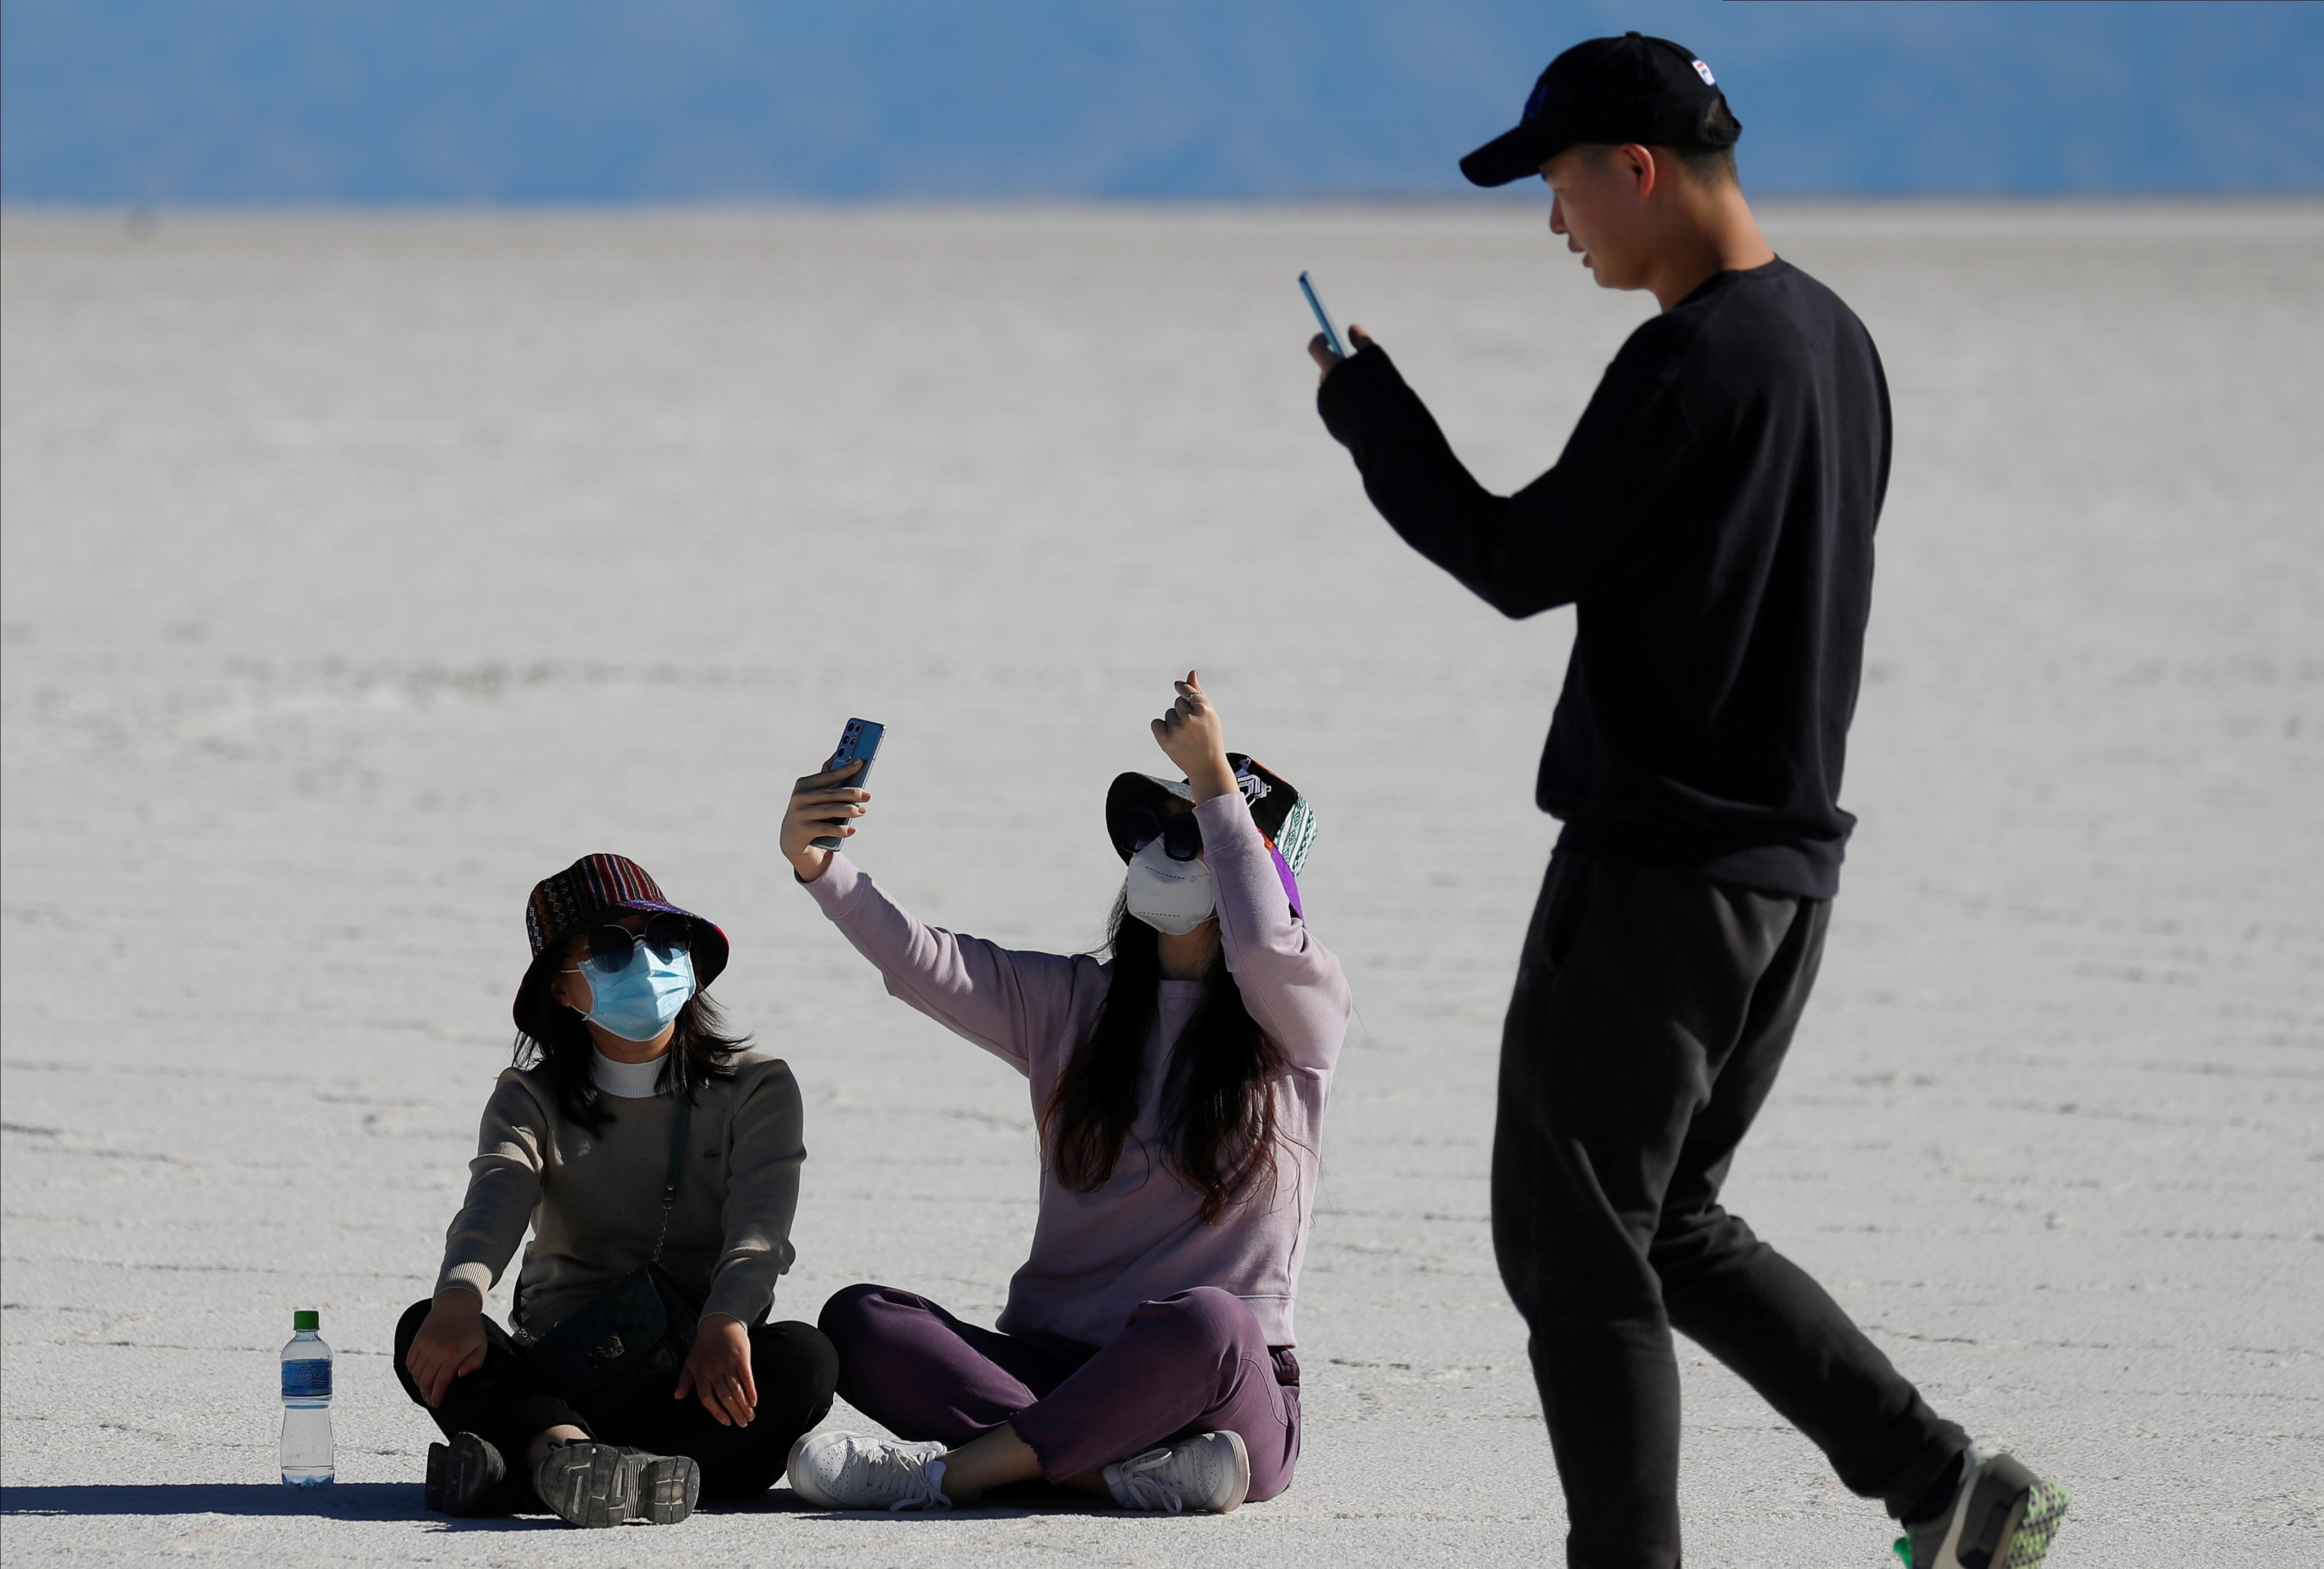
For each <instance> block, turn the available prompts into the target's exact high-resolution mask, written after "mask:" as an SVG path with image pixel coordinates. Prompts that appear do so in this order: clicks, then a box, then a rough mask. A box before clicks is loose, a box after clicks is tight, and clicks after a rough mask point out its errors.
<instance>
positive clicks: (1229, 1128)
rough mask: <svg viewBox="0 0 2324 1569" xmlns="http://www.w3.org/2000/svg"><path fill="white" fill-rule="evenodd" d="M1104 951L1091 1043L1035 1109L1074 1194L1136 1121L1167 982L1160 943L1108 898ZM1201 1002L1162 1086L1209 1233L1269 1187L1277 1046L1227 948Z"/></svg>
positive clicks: (1279, 1067) (1115, 1160)
mask: <svg viewBox="0 0 2324 1569" xmlns="http://www.w3.org/2000/svg"><path fill="white" fill-rule="evenodd" d="M1102 951H1103V952H1108V953H1111V955H1112V959H1113V974H1112V978H1111V982H1110V983H1108V985H1107V987H1106V992H1105V1001H1103V1002H1102V1003H1101V1004H1099V1007H1098V1014H1097V1022H1096V1023H1095V1024H1094V1025H1093V1026H1092V1027H1091V1029H1090V1033H1089V1038H1088V1039H1086V1040H1084V1041H1083V1042H1082V1043H1081V1045H1079V1046H1078V1047H1076V1048H1074V1055H1073V1057H1071V1059H1069V1060H1068V1061H1067V1062H1066V1064H1065V1072H1064V1073H1063V1074H1062V1075H1059V1076H1058V1079H1057V1085H1056V1088H1055V1089H1053V1090H1051V1091H1050V1092H1049V1098H1048V1100H1047V1102H1045V1103H1043V1104H1042V1107H1041V1117H1040V1125H1041V1135H1042V1143H1043V1145H1044V1147H1045V1149H1046V1153H1047V1158H1048V1161H1049V1163H1050V1167H1051V1168H1052V1169H1053V1170H1055V1171H1056V1174H1057V1179H1058V1180H1059V1181H1061V1182H1063V1183H1064V1184H1065V1186H1067V1187H1069V1188H1071V1189H1072V1190H1073V1191H1074V1192H1075V1193H1089V1192H1092V1191H1093V1190H1094V1189H1096V1188H1098V1187H1100V1186H1103V1185H1104V1183H1105V1181H1106V1179H1107V1178H1109V1177H1111V1176H1112V1175H1113V1169H1114V1168H1115V1167H1116V1166H1117V1165H1118V1164H1120V1160H1121V1145H1122V1140H1124V1139H1126V1138H1127V1137H1128V1136H1129V1133H1130V1124H1131V1123H1132V1122H1134V1121H1137V1119H1138V1089H1139V1084H1140V1083H1141V1082H1142V1081H1143V1079H1144V1077H1145V1069H1146V1038H1147V1036H1148V1035H1149V1034H1151V1033H1152V1032H1153V1029H1154V1016H1155V1011H1156V1008H1157V1005H1158V1001H1159V997H1160V992H1161V986H1162V954H1161V944H1160V943H1159V942H1158V941H1157V938H1156V937H1155V932H1154V928H1152V927H1150V926H1148V925H1147V924H1146V923H1145V922H1144V921H1142V920H1139V918H1137V917H1135V916H1133V915H1131V914H1130V906H1129V903H1128V899H1127V891H1126V890H1125V891H1124V897H1123V898H1122V899H1118V900H1115V901H1114V906H1113V918H1112V920H1111V923H1110V924H1109V926H1108V928H1107V931H1106V946H1105V948H1104V949H1103V950H1102ZM1203 988H1204V990H1203V1001H1202V1002H1201V1003H1200V1005H1198V1006H1197V1007H1196V1008H1195V1010H1194V1017H1193V1018H1191V1019H1189V1020H1186V1028H1185V1029H1184V1030H1183V1031H1181V1032H1180V1034H1179V1036H1178V1039H1177V1044H1176V1049H1175V1050H1174V1051H1172V1052H1171V1056H1170V1071H1169V1073H1168V1075H1167V1076H1166V1078H1165V1079H1164V1081H1163V1085H1162V1142H1163V1144H1164V1145H1165V1146H1166V1147H1167V1149H1168V1150H1169V1154H1168V1156H1167V1160H1168V1162H1169V1164H1170V1165H1171V1166H1172V1167H1174V1168H1176V1170H1177V1172H1178V1175H1179V1176H1180V1177H1184V1178H1185V1180H1186V1182H1187V1183H1188V1184H1189V1185H1190V1186H1193V1187H1194V1189H1195V1190H1196V1191H1198V1192H1199V1193H1201V1195H1203V1202H1202V1207H1201V1209H1200V1210H1199V1211H1198V1212H1197V1214H1196V1218H1197V1219H1198V1220H1200V1221H1201V1223H1203V1224H1204V1225H1210V1224H1212V1223H1214V1222H1215V1221H1217V1220H1218V1219H1220V1217H1222V1215H1224V1214H1226V1212H1227V1211H1228V1210H1229V1209H1231V1208H1233V1207H1234V1206H1236V1205H1238V1204H1242V1203H1243V1202H1244V1201H1245V1200H1246V1199H1249V1198H1250V1197H1251V1196H1252V1195H1253V1194H1254V1193H1256V1192H1257V1191H1258V1189H1259V1187H1261V1186H1265V1187H1266V1188H1267V1189H1268V1192H1269V1193H1270V1194H1271V1193H1272V1192H1273V1191H1274V1186H1275V1176H1276V1168H1275V1146H1276V1140H1277V1137H1278V1132H1277V1126H1276V1114H1275V1095H1274V1093H1273V1091H1274V1084H1275V1081H1276V1080H1277V1078H1279V1077H1281V1076H1282V1075H1283V1073H1284V1071H1285V1064H1284V1061H1283V1052H1282V1048H1279V1047H1277V1045H1276V1044H1275V1042H1274V1041H1272V1040H1270V1039H1268V1037H1267V1033H1266V1032H1265V1031H1264V1030H1262V1029H1259V1021H1258V1020H1255V1019H1253V1018H1251V1016H1250V1009H1248V1008H1246V1007H1244V1006H1243V1001H1242V988H1241V987H1240V986H1239V985H1237V984H1236V983H1235V978H1234V974H1233V972H1231V970H1229V969H1228V968H1227V964H1226V955H1225V953H1224V952H1223V951H1222V952H1221V953H1220V955H1218V957H1216V958H1215V959H1213V961H1212V964H1211V968H1210V973H1209V974H1206V975H1204V976H1203Z"/></svg>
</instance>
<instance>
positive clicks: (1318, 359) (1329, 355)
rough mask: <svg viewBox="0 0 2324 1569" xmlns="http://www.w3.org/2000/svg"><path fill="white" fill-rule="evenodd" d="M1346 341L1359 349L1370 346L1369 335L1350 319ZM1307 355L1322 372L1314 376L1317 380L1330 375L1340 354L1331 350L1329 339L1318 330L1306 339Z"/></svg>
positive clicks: (1338, 360)
mask: <svg viewBox="0 0 2324 1569" xmlns="http://www.w3.org/2000/svg"><path fill="white" fill-rule="evenodd" d="M1348 342H1349V343H1350V344H1351V345H1353V346H1355V347H1356V348H1357V349H1359V350H1361V349H1367V348H1369V347H1371V346H1372V338H1371V335H1370V334H1369V333H1368V332H1366V331H1365V330H1364V329H1363V328H1360V327H1358V326H1357V325H1356V324H1355V323H1354V322H1352V321H1351V322H1350V323H1348ZM1307 357H1308V358H1309V359H1312V360H1314V362H1315V368H1316V369H1317V370H1319V371H1321V372H1322V373H1323V375H1320V376H1317V377H1316V378H1315V379H1316V380H1317V381H1319V382H1320V381H1322V380H1323V376H1328V375H1330V374H1332V372H1333V369H1335V368H1336V367H1337V366H1338V365H1339V364H1340V356H1339V355H1335V354H1333V352H1332V344H1331V340H1330V339H1328V338H1326V337H1324V336H1323V334H1322V333H1320V332H1319V333H1317V334H1316V335H1315V336H1314V337H1311V338H1309V339H1308V340H1307Z"/></svg>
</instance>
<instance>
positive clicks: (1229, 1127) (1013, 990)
mask: <svg viewBox="0 0 2324 1569" xmlns="http://www.w3.org/2000/svg"><path fill="white" fill-rule="evenodd" d="M1177 692H1178V697H1177V701H1176V703H1175V704H1173V705H1172V706H1171V708H1170V711H1169V712H1168V713H1167V714H1166V715H1163V717H1161V718H1160V719H1158V720H1156V721H1155V722H1154V725H1153V732H1154V737H1155V739H1156V741H1157V742H1158V743H1160V744H1161V747H1162V750H1163V752H1165V753H1167V755H1168V756H1169V758H1170V761H1173V762H1175V763H1176V764H1177V765H1178V767H1179V768H1180V769H1182V770H1184V771H1185V780H1183V781H1181V780H1166V779H1160V778H1156V777H1153V776H1149V775H1144V774H1136V773H1126V774H1123V775H1121V776H1120V778H1118V779H1116V780H1114V781H1113V786H1112V788H1111V789H1110V790H1109V791H1108V792H1107V797H1106V803H1105V818H1106V827H1107V831H1108V833H1109V835H1110V836H1111V839H1112V841H1113V847H1114V849H1115V851H1116V853H1117V854H1120V856H1121V858H1122V859H1123V860H1124V861H1125V862H1127V863H1129V868H1130V870H1129V876H1128V879H1127V881H1126V883H1125V886H1124V888H1123V891H1122V893H1121V896H1120V899H1119V900H1117V901H1116V904H1115V907H1114V914H1113V922H1112V930H1111V937H1110V942H1109V954H1110V956H1109V957H1108V958H1107V959H1105V960H1103V961H1101V960H1099V959H1098V958H1096V957H1093V956H1092V955H1062V954H1043V953H1022V952H1013V951H1011V950H1010V949H1006V948H1003V947H1001V946H998V945H996V944H993V943H989V942H984V941H982V940H980V939H978V938H975V937H963V936H959V935H957V934H954V933H952V932H948V931H944V930H940V929H938V928H932V927H927V926H923V925H921V924H920V923H919V922H918V921H917V920H914V919H913V918H911V917H910V916H909V915H908V914H906V913H905V912H904V911H903V910H901V909H898V908H897V907H896V905H895V904H894V903H893V902H892V901H891V900H889V898H888V897H887V895H886V894H884V893H882V892H881V891H880V889H879V887H878V886H877V885H876V884H874V883H873V882H872V881H871V879H870V878H869V877H866V876H865V875H864V874H863V873H862V872H860V871H858V870H857V869H856V867H855V866H854V865H853V863H851V862H850V861H849V860H848V859H847V857H846V856H844V855H843V854H837V853H836V852H833V851H827V850H824V849H818V848H817V847H816V845H815V844H814V841H815V840H816V838H818V837H826V836H837V837H840V838H844V837H847V836H849V835H853V833H854V831H855V827H856V826H857V823H858V821H859V820H860V819H861V818H862V816H863V814H864V812H865V810H866V803H867V802H868V801H869V800H870V798H871V797H870V795H869V793H868V792H866V791H863V790H860V789H851V788H849V787H848V785H847V783H846V780H847V778H848V777H849V776H850V775H851V774H852V773H853V765H850V766H849V767H847V768H844V769H840V770H836V771H826V772H824V773H819V774H816V775H812V776H810V777H808V778H807V779H803V780H800V781H799V783H798V789H797V790H796V791H795V792H794V793H793V795H792V797H791V805H790V809H789V811H788V814H787V815H786V817H784V820H783V830H782V849H783V854H784V855H785V856H786V857H787V858H788V860H789V862H790V863H791V865H792V867H793V868H794V869H795V871H796V872H797V873H798V879H799V881H801V882H803V883H805V884H806V885H807V891H808V892H809V893H810V894H812V895H813V896H814V898H815V900H816V903H818V904H819V905H821V906H822V907H823V909H824V912H825V914H826V915H828V916H829V917H830V918H831V919H832V921H833V923H834V924H835V925H836V926H837V927H838V928H839V929H840V930H841V931H842V932H843V933H844V934H845V936H846V937H847V939H848V941H850V942H851V943H853V944H854V945H855V946H856V948H857V949H858V950H860V951H861V952H862V955H864V957H866V958H868V959H870V960H871V962H872V963H873V964H876V965H878V966H879V968H880V971H881V974H883V975H884V976H885V977H886V979H887V983H888V990H889V991H890V992H891V993H892V994H894V995H895V996H897V997H899V998H900V999H902V1000H903V1001H906V1002H908V1003H910V1004H911V1005H912V1006H913V1007H915V1008H917V1009H918V1010H919V1011H921V1012H923V1013H926V1014H927V1015H928V1016H929V1017H930V1018H932V1019H934V1020H936V1021H937V1022H938V1023H940V1024H943V1025H944V1026H945V1027H946V1028H947V1029H951V1030H953V1031H954V1033H955V1034H958V1035H960V1036H963V1037H964V1038H967V1039H968V1040H970V1041H973V1042H974V1043H975V1044H976V1045H978V1046H981V1047H982V1048H984V1049H985V1050H987V1051H989V1052H991V1053H992V1054H993V1055H994V1056H995V1057H1000V1058H1001V1060H1002V1061H1003V1062H1006V1063H1008V1064H1009V1065H1010V1066H1011V1067H1014V1068H1016V1069H1017V1070H1018V1071H1019V1073H1022V1074H1023V1075H1026V1077H1027V1078H1028V1080H1030V1081H1031V1090H1032V1100H1033V1108H1034V1113H1035V1118H1036V1122H1037V1128H1038V1130H1039V1133H1040V1139H1041V1151H1042V1174H1041V1206H1040V1216H1039V1219H1038V1222H1037V1224H1036V1226H1035V1230H1034V1234H1033V1250H1032V1257H1031V1258H1030V1259H1028V1260H1027V1261H1026V1263H1025V1266H1024V1268H1022V1269H1019V1270H1018V1272H1017V1277H1016V1278H1015V1280H1014V1281H1013V1282H1012V1283H1011V1285H1010V1291H1009V1305H1008V1306H1007V1308H1006V1309H1005V1310H1004V1311H1003V1312H1002V1314H1001V1319H1000V1323H999V1325H998V1327H997V1328H994V1329H984V1328H981V1327H979V1326H977V1325H974V1324H964V1323H962V1322H961V1321H960V1320H959V1319H957V1318H954V1316H953V1315H951V1314H949V1313H947V1312H945V1309H944V1308H943V1307H941V1306H938V1305H937V1304H936V1303H934V1302H932V1301H929V1300H928V1299H927V1298H926V1297H919V1296H916V1295H914V1294H913V1293H911V1292H909V1291H905V1290H899V1289H898V1288H893V1287H888V1286H869V1285H866V1286H853V1287H850V1288H847V1289H846V1290H844V1291H842V1292H840V1293H839V1294H838V1295H837V1296H835V1297H833V1298H832V1299H831V1301H830V1302H829V1303H827V1304H825V1307H824V1310H823V1318H822V1324H823V1328H824V1331H825V1333H826V1334H829V1335H830V1337H831V1339H832V1342H833V1343H834V1344H835V1346H836V1347H837V1348H838V1352H839V1359H840V1383H839V1388H840V1391H841V1393H842V1394H844V1396H845V1397H846V1398H847V1400H848V1402H849V1403H850V1404H852V1405H853V1406H854V1407H856V1408H857V1409H858V1410H860V1411H862V1412H863V1413H865V1414H866V1415H867V1416H870V1417H873V1418H874V1419H876V1420H877V1421H879V1422H881V1423H882V1424H884V1425H885V1426H887V1427H888V1428H889V1429H890V1431H892V1432H893V1433H895V1434H897V1435H899V1436H898V1437H897V1438H887V1437H879V1436H871V1435H861V1434H841V1433H819V1434H815V1435H811V1436H809V1437H807V1438H804V1439H802V1440H800V1442H799V1443H798V1445H797V1447H796V1448H794V1450H793V1451H792V1454H791V1457H790V1478H791V1485H792V1487H793V1488H795V1489H796V1490H797V1491H798V1492H799V1493H800V1495H801V1496H802V1497H804V1498H806V1499H807V1500H809V1501H811V1502H815V1503H818V1504H821V1505H823V1506H825V1508H831V1509H947V1508H950V1507H952V1506H953V1505H954V1504H963V1503H967V1502H970V1501H971V1500H975V1499H977V1498H978V1497H980V1496H981V1495H982V1494H983V1493H984V1492H985V1491H987V1490H988V1489H991V1488H993V1487H998V1486H1001V1485H1003V1484H1006V1483H1010V1482H1019V1481H1033V1480H1035V1479H1037V1478H1046V1479H1047V1481H1050V1482H1051V1483H1055V1484H1062V1485H1066V1486H1072V1487H1077V1488H1081V1489H1084V1490H1086V1491H1092V1492H1097V1493H1102V1494H1110V1495H1111V1497H1112V1499H1113V1500H1114V1501H1115V1502H1117V1503H1119V1504H1120V1505H1121V1506H1122V1507H1124V1508H1126V1509H1165V1510H1169V1511H1171V1512H1174V1513H1175V1512H1176V1511H1177V1510H1179V1509H1209V1510H1226V1509H1234V1508H1235V1507H1236V1506H1238V1505H1239V1504H1240V1503H1242V1502H1243V1501H1244V1500H1246V1499H1250V1500H1264V1499H1269V1498H1273V1497H1274V1496H1275V1495H1276V1494H1277V1493H1279V1492H1281V1491H1283V1490H1284V1489H1285V1488H1286V1487H1287V1486H1289V1485H1290V1482H1291V1474H1292V1470H1293V1468H1294V1466H1295V1465H1296V1463H1297V1461H1298V1457H1299V1364H1298V1361H1297V1360H1296V1358H1294V1356H1293V1355H1292V1351H1291V1348H1292V1297H1293V1294H1294V1292H1295V1291H1296V1288H1297V1285H1298V1279H1299V1263H1300V1257H1301V1254H1302V1252H1303V1251H1304V1250H1305V1244H1306V1240H1307V1223H1308V1217H1309V1214H1310V1213H1311V1212H1312V1210H1313V1208H1314V1201H1315V1179H1316V1150H1317V1148H1318V1145H1319V1142H1320V1136H1321V1132H1322V1121H1323V1103H1324V1098H1325V1096H1326V1094H1328V1092H1329V1090H1330V1087H1331V1081H1332V1069H1333V1063H1334V1062H1335V1061H1336V1059H1337V1058H1338V1057H1339V1052H1340V1042H1341V1039H1342V1036H1343V1035H1344V1034H1345V1032H1346V1028H1347V1019H1348V1011H1349V1005H1350V1004H1349V997H1348V989H1347V983H1346V982H1345V981H1344V980H1343V979H1342V976H1341V974H1340V964H1339V961H1338V960H1336V959H1334V958H1333V956H1332V955H1331V954H1330V953H1329V952H1328V951H1326V950H1325V949H1324V947H1323V945H1322V944H1320V943H1318V942H1316V941H1315V939H1314V937H1312V936H1310V935H1309V933H1308V930H1307V927H1306V923H1305V920H1304V919H1303V918H1302V917H1301V915H1300V910H1299V901H1298V889H1297V884H1296V881H1294V873H1295V872H1296V870H1297V869H1298V867H1299V866H1300V865H1301V864H1302V863H1303V862H1304V860H1305V851H1306V847H1307V844H1308V842H1309V840H1310V838H1311V837H1312V835H1313V832H1314V818H1313V817H1312V815H1311V814H1310V813H1309V811H1308V810H1307V808H1306V804H1305V802H1304V801H1302V800H1301V799H1300V798H1299V795H1298V792H1297V791H1296V790H1294V789H1292V788H1291V787H1290V786H1289V785H1288V784H1286V783H1285V782H1284V781H1283V780H1280V779H1278V778H1277V777H1276V776H1275V775H1274V774H1272V773H1270V772H1268V771H1267V770H1266V769H1264V768H1261V767H1259V765H1258V764H1257V763H1254V762H1252V761H1250V759H1248V758H1238V757H1235V756H1233V755H1231V754H1230V753H1229V752H1227V750H1226V748H1225V744H1224V742H1223V739H1222V735H1223V732H1222V729H1221V726H1220V723H1219V717H1218V715H1217V712H1216V711H1215V710H1214V709H1213V707H1212V706H1211V703H1210V700H1209V699H1208V698H1207V697H1205V696H1204V695H1203V689H1202V688H1201V686H1200V684H1199V682H1198V680H1197V678H1196V677H1195V675H1194V673H1193V672H1191V671H1190V672H1188V674H1187V677H1186V679H1185V680H1184V681H1181V682H1179V683H1178V684H1177Z"/></svg>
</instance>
